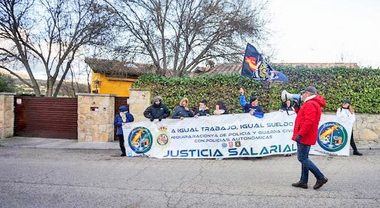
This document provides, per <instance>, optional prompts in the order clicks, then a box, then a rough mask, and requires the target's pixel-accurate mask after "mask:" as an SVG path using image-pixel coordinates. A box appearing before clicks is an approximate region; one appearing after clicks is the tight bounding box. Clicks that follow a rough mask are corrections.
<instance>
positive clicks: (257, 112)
mask: <svg viewBox="0 0 380 208" xmlns="http://www.w3.org/2000/svg"><path fill="white" fill-rule="evenodd" d="M239 92H240V96H239V102H240V105H241V107H242V108H243V111H244V113H250V114H251V115H253V116H256V117H258V118H263V117H264V111H263V109H262V108H261V106H259V97H258V96H256V95H252V96H251V97H250V99H249V103H248V102H247V101H246V98H245V95H244V89H243V88H240V90H239Z"/></svg>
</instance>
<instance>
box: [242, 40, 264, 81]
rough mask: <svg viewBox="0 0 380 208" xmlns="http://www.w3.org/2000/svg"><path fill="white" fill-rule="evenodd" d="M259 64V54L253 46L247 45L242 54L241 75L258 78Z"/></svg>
mask: <svg viewBox="0 0 380 208" xmlns="http://www.w3.org/2000/svg"><path fill="white" fill-rule="evenodd" d="M261 62H262V60H261V55H260V53H259V52H258V51H257V50H256V48H255V47H254V46H253V45H251V44H249V43H248V44H247V47H246V49H245V52H244V60H243V66H242V70H241V75H243V76H247V77H250V78H255V79H256V78H258V77H259V66H260V65H261Z"/></svg>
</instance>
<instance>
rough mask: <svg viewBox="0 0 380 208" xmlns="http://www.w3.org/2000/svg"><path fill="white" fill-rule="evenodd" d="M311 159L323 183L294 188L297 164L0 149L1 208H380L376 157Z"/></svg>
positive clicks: (379, 155) (379, 154)
mask: <svg viewBox="0 0 380 208" xmlns="http://www.w3.org/2000/svg"><path fill="white" fill-rule="evenodd" d="M363 153H364V154H365V155H364V156H362V157H357V156H355V157H354V156H351V157H333V158H332V157H322V156H311V158H312V160H313V161H315V163H316V164H317V165H318V166H319V167H320V168H321V170H322V171H323V172H324V173H325V175H326V176H327V177H328V178H329V182H328V183H327V184H326V185H325V186H323V187H322V188H321V189H320V190H313V189H312V185H314V183H315V179H314V177H313V176H312V174H310V179H311V180H310V181H309V189H307V190H304V189H297V188H293V187H292V186H291V185H290V184H291V183H293V182H296V181H298V179H299V174H300V164H299V163H298V161H297V158H296V156H291V157H282V156H275V157H274V156H271V157H266V158H262V159H228V160H204V159H203V160H184V159H182V160H173V159H172V160H159V159H153V158H128V157H125V158H120V157H115V156H112V155H115V154H118V152H115V150H62V149H60V150H58V149H34V148H17V147H0V207H12V208H13V207H380V177H379V176H380V150H367V151H363Z"/></svg>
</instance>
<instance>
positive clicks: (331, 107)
mask: <svg viewBox="0 0 380 208" xmlns="http://www.w3.org/2000/svg"><path fill="white" fill-rule="evenodd" d="M276 69H277V70H279V71H282V72H283V73H284V74H286V75H287V76H288V78H289V83H287V84H278V83H268V82H260V81H255V80H252V79H249V78H246V77H242V76H240V75H238V74H231V75H222V74H218V75H202V76H196V77H163V76H158V75H154V74H147V75H143V76H141V77H139V79H138V80H137V82H136V83H135V84H134V85H133V87H134V88H136V89H144V90H149V91H150V92H151V93H152V95H153V96H155V95H160V96H162V97H163V99H164V102H165V104H167V105H168V107H169V108H170V109H173V108H174V107H175V106H176V105H178V103H179V101H180V100H181V98H183V97H187V98H189V101H190V106H191V107H196V106H197V105H198V103H199V102H200V101H201V100H202V99H206V100H207V101H208V106H209V107H210V108H211V109H212V110H213V109H214V106H215V103H216V102H217V101H219V100H222V101H224V102H225V103H226V105H227V107H228V109H229V111H230V112H234V113H239V112H242V111H241V107H240V105H239V99H238V97H239V88H240V87H243V88H245V89H246V95H247V99H248V97H249V96H250V95H251V94H255V95H258V96H259V97H260V105H261V106H263V108H264V110H265V111H267V112H268V111H271V110H278V109H279V108H280V105H281V100H280V94H281V91H282V90H287V91H288V92H290V93H298V92H300V91H301V90H302V89H304V88H306V87H307V86H309V85H314V86H315V87H316V88H317V89H318V91H319V93H320V94H321V95H323V96H324V97H325V98H326V101H327V107H326V108H325V111H330V112H334V111H335V110H336V109H337V108H338V107H339V105H340V102H341V100H342V99H343V98H350V99H351V101H352V104H353V105H354V106H355V110H356V112H359V113H371V114H377V113H380V69H372V68H357V69H356V68H355V69H354V68H315V69H310V68H300V67H297V68H292V67H278V68H276Z"/></svg>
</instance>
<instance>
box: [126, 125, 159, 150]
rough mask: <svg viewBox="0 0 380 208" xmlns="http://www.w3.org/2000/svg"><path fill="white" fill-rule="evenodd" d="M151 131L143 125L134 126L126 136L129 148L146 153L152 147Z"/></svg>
mask: <svg viewBox="0 0 380 208" xmlns="http://www.w3.org/2000/svg"><path fill="white" fill-rule="evenodd" d="M152 141H153V137H152V133H150V131H149V129H147V128H145V127H136V128H134V129H133V130H132V131H131V133H129V136H128V143H129V146H130V147H131V149H132V150H133V151H134V152H135V153H138V154H141V153H146V152H148V151H149V150H150V148H151V147H152Z"/></svg>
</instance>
